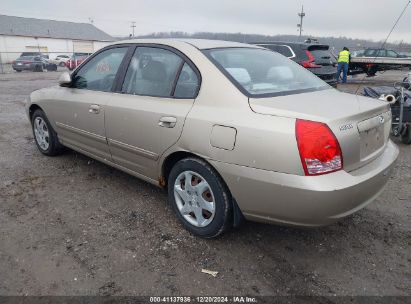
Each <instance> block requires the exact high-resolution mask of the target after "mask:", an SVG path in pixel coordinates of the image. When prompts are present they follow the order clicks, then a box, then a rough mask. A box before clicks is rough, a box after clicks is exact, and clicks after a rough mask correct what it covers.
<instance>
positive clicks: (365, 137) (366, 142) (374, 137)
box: [360, 125, 385, 160]
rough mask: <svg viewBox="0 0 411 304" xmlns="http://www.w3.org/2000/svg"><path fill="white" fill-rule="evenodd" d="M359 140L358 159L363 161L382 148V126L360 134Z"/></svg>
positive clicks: (383, 137)
mask: <svg viewBox="0 0 411 304" xmlns="http://www.w3.org/2000/svg"><path fill="white" fill-rule="evenodd" d="M360 139H361V150H360V158H361V160H364V159H366V158H367V157H368V156H370V155H371V154H373V153H374V152H376V151H378V150H379V149H381V148H382V147H383V146H384V144H385V136H384V125H381V126H378V127H374V128H372V129H369V130H366V131H362V132H360Z"/></svg>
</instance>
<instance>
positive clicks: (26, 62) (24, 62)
mask: <svg viewBox="0 0 411 304" xmlns="http://www.w3.org/2000/svg"><path fill="white" fill-rule="evenodd" d="M32 63H33V61H23V64H32Z"/></svg>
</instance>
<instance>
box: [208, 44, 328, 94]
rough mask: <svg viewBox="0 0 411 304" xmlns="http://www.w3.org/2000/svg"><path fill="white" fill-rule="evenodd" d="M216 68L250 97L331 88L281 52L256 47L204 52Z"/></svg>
mask: <svg viewBox="0 0 411 304" xmlns="http://www.w3.org/2000/svg"><path fill="white" fill-rule="evenodd" d="M205 53H206V55H207V56H208V57H209V58H210V59H211V61H213V62H214V64H216V65H217V67H218V68H219V69H220V70H221V71H222V72H223V73H224V74H225V75H226V76H227V77H228V78H229V79H230V80H231V81H232V82H233V83H234V84H235V85H236V86H237V87H238V88H239V89H240V90H241V91H242V92H243V93H244V94H246V95H248V96H249V97H269V96H277V95H291V94H297V93H303V92H312V91H318V90H324V89H329V88H330V86H329V85H328V84H326V83H325V82H324V81H322V80H321V79H320V78H318V77H317V76H315V75H314V74H312V73H311V72H309V71H307V70H306V69H304V68H303V67H301V66H300V65H298V64H297V63H295V62H293V61H292V60H289V59H288V58H286V57H284V56H283V55H280V54H278V53H275V52H272V51H269V50H265V49H254V48H221V49H210V50H205Z"/></svg>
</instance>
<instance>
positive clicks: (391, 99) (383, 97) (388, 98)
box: [379, 94, 397, 104]
mask: <svg viewBox="0 0 411 304" xmlns="http://www.w3.org/2000/svg"><path fill="white" fill-rule="evenodd" d="M379 99H380V100H384V101H386V102H388V103H389V104H394V103H395V102H396V101H397V100H396V99H395V96H394V95H391V94H387V95H384V94H382V95H381V96H380V98H379Z"/></svg>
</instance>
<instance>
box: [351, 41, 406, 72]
mask: <svg viewBox="0 0 411 304" xmlns="http://www.w3.org/2000/svg"><path fill="white" fill-rule="evenodd" d="M355 55H356V56H355V57H357V58H359V59H361V58H362V57H370V60H368V59H366V62H357V61H358V60H357V61H356V60H353V61H352V62H350V71H349V74H360V73H366V74H367V75H368V76H375V74H376V73H377V72H378V71H386V70H396V69H400V68H403V67H410V66H409V65H404V64H402V62H401V59H405V58H407V56H406V55H404V54H399V53H397V52H396V51H393V50H388V49H381V48H368V49H365V50H364V52H362V53H358V54H355ZM391 58H392V59H394V60H391V62H390V63H387V62H386V59H388V60H389V59H391ZM396 59H398V60H396ZM370 61H371V62H370Z"/></svg>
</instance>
